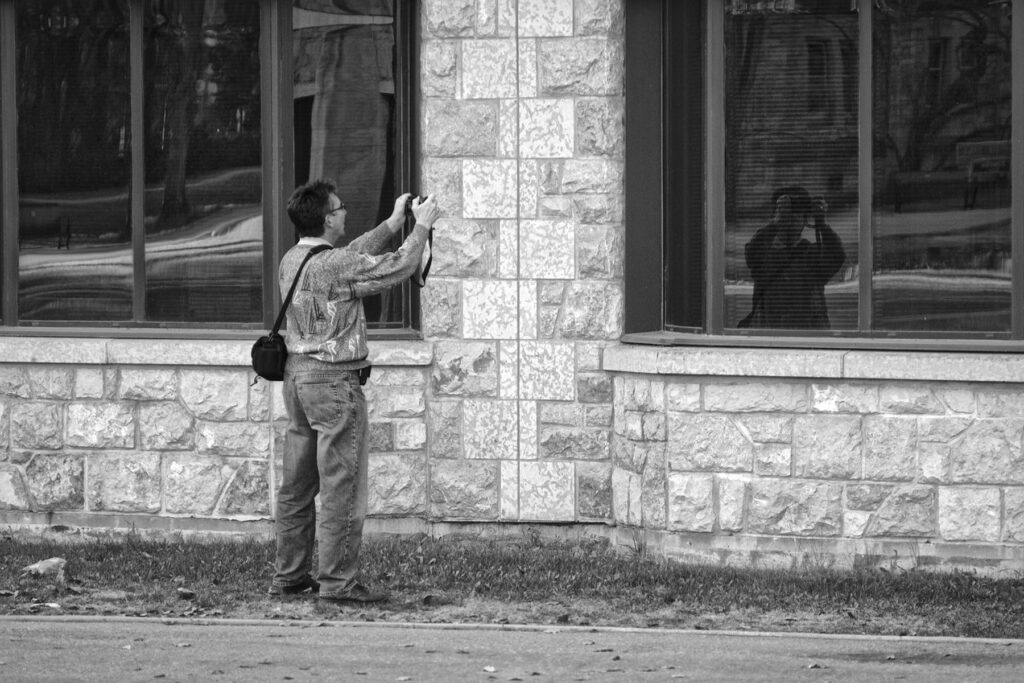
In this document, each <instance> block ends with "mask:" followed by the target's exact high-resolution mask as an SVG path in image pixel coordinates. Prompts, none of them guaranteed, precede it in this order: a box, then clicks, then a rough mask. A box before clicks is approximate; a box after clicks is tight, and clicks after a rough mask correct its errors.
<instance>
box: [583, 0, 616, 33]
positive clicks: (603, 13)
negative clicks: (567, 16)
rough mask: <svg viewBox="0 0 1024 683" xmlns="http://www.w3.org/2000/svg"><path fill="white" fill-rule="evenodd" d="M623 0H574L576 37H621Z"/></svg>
mask: <svg viewBox="0 0 1024 683" xmlns="http://www.w3.org/2000/svg"><path fill="white" fill-rule="evenodd" d="M622 4H623V0H576V4H575V16H576V35H578V36H593V35H606V34H608V35H613V36H618V35H622V33H623V31H624V30H625V23H626V22H625V18H624V16H623V11H622Z"/></svg>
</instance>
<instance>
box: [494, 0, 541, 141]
mask: <svg viewBox="0 0 1024 683" xmlns="http://www.w3.org/2000/svg"><path fill="white" fill-rule="evenodd" d="M501 1H509V2H512V1H514V0H501ZM537 42H538V41H536V40H523V39H520V40H519V41H518V45H519V100H517V101H516V102H517V104H518V102H519V101H522V99H523V98H533V97H537ZM517 130H518V127H517Z"/></svg>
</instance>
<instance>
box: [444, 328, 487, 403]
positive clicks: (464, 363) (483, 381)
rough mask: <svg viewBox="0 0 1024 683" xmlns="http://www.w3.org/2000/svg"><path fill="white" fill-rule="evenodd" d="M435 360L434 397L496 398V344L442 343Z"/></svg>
mask: <svg viewBox="0 0 1024 683" xmlns="http://www.w3.org/2000/svg"><path fill="white" fill-rule="evenodd" d="M435 356H436V361H435V363H434V367H433V370H432V374H431V387H432V389H433V393H434V396H467V397H468V396H491V397H494V396H497V394H498V357H497V346H496V345H495V344H494V343H493V342H461V341H442V342H438V343H437V347H436V349H435Z"/></svg>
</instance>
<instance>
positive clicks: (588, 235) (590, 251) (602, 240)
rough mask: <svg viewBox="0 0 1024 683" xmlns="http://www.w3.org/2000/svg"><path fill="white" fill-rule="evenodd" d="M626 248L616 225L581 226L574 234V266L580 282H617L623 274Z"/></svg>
mask: <svg viewBox="0 0 1024 683" xmlns="http://www.w3.org/2000/svg"><path fill="white" fill-rule="evenodd" d="M624 255H625V246H624V239H623V232H622V229H621V228H620V227H619V226H617V225H581V226H580V227H579V228H578V229H577V231H576V263H577V267H578V268H579V276H580V278H581V279H589V280H617V279H621V278H622V274H623V272H624Z"/></svg>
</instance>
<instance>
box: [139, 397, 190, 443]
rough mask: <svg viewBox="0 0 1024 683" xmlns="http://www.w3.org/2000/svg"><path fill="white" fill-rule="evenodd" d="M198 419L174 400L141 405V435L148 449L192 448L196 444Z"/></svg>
mask: <svg viewBox="0 0 1024 683" xmlns="http://www.w3.org/2000/svg"><path fill="white" fill-rule="evenodd" d="M194 424H195V419H194V418H193V417H192V414H191V413H190V412H189V411H187V410H185V408H184V407H183V406H182V405H181V404H179V403H175V402H172V401H157V402H152V403H142V404H140V405H139V437H140V438H141V440H142V448H144V449H146V450H148V451H172V450H190V449H191V448H193V446H194V445H195V433H194V431H193V426H194Z"/></svg>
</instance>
